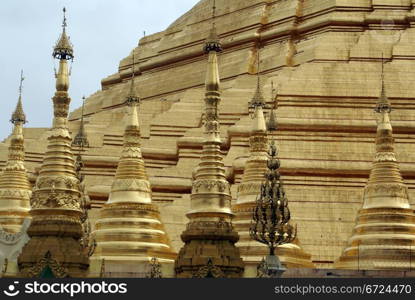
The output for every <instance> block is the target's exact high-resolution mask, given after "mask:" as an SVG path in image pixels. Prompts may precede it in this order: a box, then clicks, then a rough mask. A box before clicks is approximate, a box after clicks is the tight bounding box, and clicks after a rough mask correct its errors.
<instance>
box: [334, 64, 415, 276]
mask: <svg viewBox="0 0 415 300" xmlns="http://www.w3.org/2000/svg"><path fill="white" fill-rule="evenodd" d="M383 66H384V63H383V61H382V89H381V95H380V97H379V100H378V103H377V105H376V109H375V111H376V113H377V131H376V132H377V133H376V154H375V159H374V162H373V166H372V170H371V172H370V177H369V182H368V183H367V185H366V187H365V190H364V196H363V207H362V208H361V209H360V210H359V212H358V215H357V218H356V225H355V227H354V230H353V234H352V236H351V238H350V239H349V241H348V244H347V246H346V248H345V249H344V251H343V253H342V256H341V257H340V258H339V260H338V261H337V262H336V263H335V268H338V269H353V270H379V269H380V270H410V269H412V268H413V266H414V263H413V258H414V257H415V214H414V211H413V210H412V209H411V207H410V204H409V195H408V187H407V186H406V185H405V183H404V181H403V179H402V175H401V172H400V169H399V165H398V162H397V159H396V154H395V147H394V138H393V134H392V133H393V131H392V125H391V122H390V112H391V111H392V106H391V104H390V102H389V99H388V98H387V96H386V90H385V83H384V71H383Z"/></svg>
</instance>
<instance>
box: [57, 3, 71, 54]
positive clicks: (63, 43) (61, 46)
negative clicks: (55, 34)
mask: <svg viewBox="0 0 415 300" xmlns="http://www.w3.org/2000/svg"><path fill="white" fill-rule="evenodd" d="M66 27H67V23H66V8H65V7H64V8H63V22H62V34H61V36H60V38H59V40H58V41H57V43H56V45H55V47H54V49H53V53H52V56H53V57H54V58H56V59H65V60H72V59H73V58H74V55H73V45H72V43H71V42H70V40H69V37H68V36H67V35H66Z"/></svg>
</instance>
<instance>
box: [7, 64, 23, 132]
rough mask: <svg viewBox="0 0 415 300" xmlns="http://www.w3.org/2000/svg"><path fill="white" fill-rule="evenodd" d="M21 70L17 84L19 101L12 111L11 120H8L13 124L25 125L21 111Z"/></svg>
mask: <svg viewBox="0 0 415 300" xmlns="http://www.w3.org/2000/svg"><path fill="white" fill-rule="evenodd" d="M24 79H25V78H24V77H23V70H22V71H21V73H20V84H19V99H18V100H17V105H16V109H15V110H14V112H13V114H12V118H11V119H10V122H11V123H13V124H15V125H16V124H18V123H20V124H25V123H27V120H26V115H25V113H24V111H23V104H22V91H23V81H24Z"/></svg>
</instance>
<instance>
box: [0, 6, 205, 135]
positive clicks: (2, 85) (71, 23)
mask: <svg viewBox="0 0 415 300" xmlns="http://www.w3.org/2000/svg"><path fill="white" fill-rule="evenodd" d="M197 2H199V1H198V0H161V1H154V0H1V5H0V37H1V41H0V104H1V105H0V141H2V140H3V139H4V138H5V137H7V136H8V135H9V134H10V131H11V128H12V125H11V124H10V122H9V120H10V116H11V114H12V112H13V110H14V108H15V105H16V101H17V98H18V87H19V78H20V70H21V69H23V70H24V74H25V78H26V79H25V81H24V84H23V106H24V110H25V112H26V117H27V119H28V121H29V123H28V124H26V126H28V127H50V126H51V121H52V101H51V98H52V96H53V94H54V91H55V79H54V74H53V67H54V62H53V60H52V48H53V46H54V44H55V43H56V40H57V39H58V37H59V35H60V33H61V30H62V28H61V24H62V8H63V6H65V7H66V9H67V20H68V21H67V22H68V28H67V32H68V34H69V35H70V37H71V41H72V43H73V44H74V51H75V61H74V64H73V67H72V77H71V85H70V91H69V92H70V96H71V98H72V103H71V108H70V110H71V111H72V110H73V109H74V108H76V107H79V106H80V105H81V103H82V101H81V98H82V96H83V95H85V96H88V95H90V94H92V93H94V92H95V91H97V90H99V89H100V86H101V85H100V82H101V79H103V78H105V77H107V76H108V75H111V74H114V73H115V72H117V70H118V63H119V61H120V60H121V59H122V58H124V57H126V56H127V55H128V54H129V53H130V51H131V50H132V49H133V48H134V47H135V46H136V45H137V44H138V40H139V38H141V37H142V36H143V31H146V33H147V34H151V33H155V32H159V31H163V30H164V29H166V28H167V27H168V26H169V25H170V24H171V23H173V22H174V21H175V20H176V19H178V18H179V17H180V16H181V15H182V14H184V13H185V12H187V11H188V10H189V9H191V8H192V7H193V6H194V5H195V4H196V3H197Z"/></svg>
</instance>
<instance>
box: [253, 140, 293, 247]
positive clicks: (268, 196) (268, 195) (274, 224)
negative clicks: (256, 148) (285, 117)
mask: <svg viewBox="0 0 415 300" xmlns="http://www.w3.org/2000/svg"><path fill="white" fill-rule="evenodd" d="M268 154H269V159H268V163H267V167H268V170H267V172H266V174H265V183H263V184H262V185H261V192H260V195H259V197H258V199H257V203H256V207H255V209H254V213H253V221H252V224H251V227H250V234H251V237H252V238H253V239H254V240H256V241H258V242H260V243H263V244H266V245H268V247H269V251H270V255H275V248H276V247H277V246H278V245H282V244H286V243H291V242H292V241H294V240H295V238H296V236H297V230H296V228H294V227H293V226H292V225H290V224H289V221H290V219H291V214H290V210H289V208H288V200H287V197H286V195H285V191H284V187H283V183H282V180H281V178H280V177H281V176H280V173H279V168H280V161H279V159H278V158H277V147H276V146H275V142H274V141H272V142H271V145H270V148H269V152H268Z"/></svg>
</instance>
